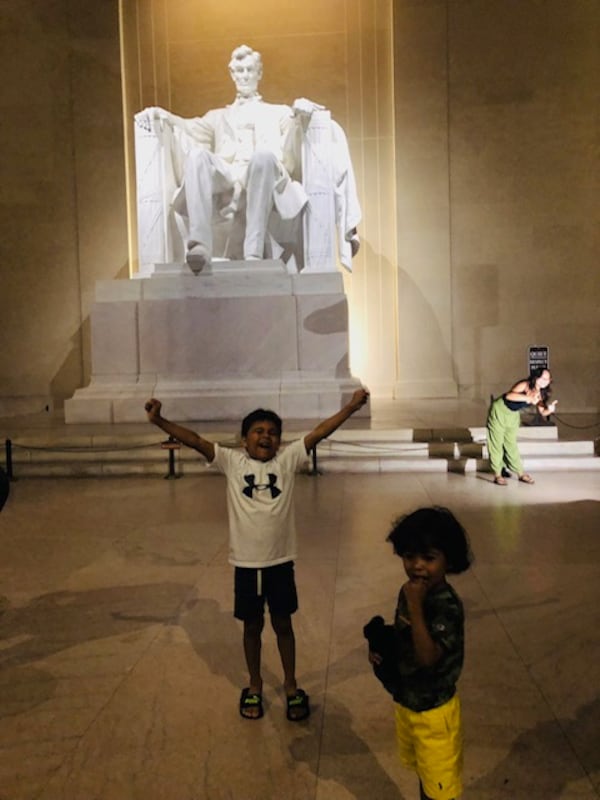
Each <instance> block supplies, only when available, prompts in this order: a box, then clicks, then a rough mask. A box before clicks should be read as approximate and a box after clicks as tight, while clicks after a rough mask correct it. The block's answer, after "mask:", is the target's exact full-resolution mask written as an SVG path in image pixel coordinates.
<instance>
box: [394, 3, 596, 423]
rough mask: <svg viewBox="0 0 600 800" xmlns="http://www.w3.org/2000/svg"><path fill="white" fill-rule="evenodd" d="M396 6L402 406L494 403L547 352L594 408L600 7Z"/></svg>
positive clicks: (580, 399)
mask: <svg viewBox="0 0 600 800" xmlns="http://www.w3.org/2000/svg"><path fill="white" fill-rule="evenodd" d="M394 8H395V49H394V54H395V98H396V157H397V171H398V206H397V208H398V242H399V245H398V251H399V262H398V276H399V277H398V292H399V295H398V303H399V315H398V341H399V348H400V354H399V375H398V387H397V388H398V393H399V394H404V393H407V394H416V396H424V395H426V393H427V385H428V383H430V382H433V381H435V380H436V378H444V377H446V375H447V374H448V373H449V371H450V370H451V371H452V372H453V373H454V375H455V377H456V380H457V382H458V386H459V392H460V394H461V395H464V396H467V397H474V398H484V399H485V398H486V397H487V395H488V393H490V392H494V393H499V392H501V391H503V390H504V389H505V387H506V386H507V384H509V383H510V382H511V381H512V380H513V379H516V378H518V377H520V376H521V375H523V373H525V372H526V367H527V353H528V347H529V346H530V345H535V344H543V345H548V346H549V348H550V366H551V368H552V370H553V372H554V375H555V379H556V381H555V396H556V397H557V398H559V399H560V408H559V410H560V409H563V410H567V409H569V410H577V409H580V410H581V409H584V408H598V401H599V399H600V398H599V388H600V387H599V381H598V375H599V372H600V370H599V366H600V363H599V362H600V336H599V329H600V311H599V309H600V281H599V280H598V251H599V248H598V245H599V241H598V133H599V131H598V80H597V75H598V73H599V71H600V63H599V60H600V59H599V54H600V51H599V50H598V46H597V43H598V26H599V21H600V14H599V13H598V9H599V6H598V3H597V2H596V1H595V0H572V1H571V2H568V3H565V2H562V0H545V2H537V0H469V2H439V0H420V2H411V1H410V0H397V1H396V3H395V5H394ZM425 364H430V365H431V367H432V369H431V370H429V371H428V370H426V369H425V368H424V365H425Z"/></svg>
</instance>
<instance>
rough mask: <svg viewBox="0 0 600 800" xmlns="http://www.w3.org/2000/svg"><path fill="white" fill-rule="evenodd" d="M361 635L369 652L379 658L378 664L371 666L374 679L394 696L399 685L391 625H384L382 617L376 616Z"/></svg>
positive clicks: (393, 632)
mask: <svg viewBox="0 0 600 800" xmlns="http://www.w3.org/2000/svg"><path fill="white" fill-rule="evenodd" d="M363 635H364V637H365V639H366V640H367V641H368V642H369V650H371V651H372V652H373V653H377V654H378V655H380V656H381V663H380V664H373V672H374V673H375V677H376V678H377V679H378V680H380V681H381V683H382V684H383V687H384V689H385V690H386V691H387V692H389V693H390V694H395V693H396V691H397V689H398V687H399V685H400V676H399V675H398V666H397V661H396V633H395V630H394V626H393V625H386V624H385V620H384V619H383V617H380V616H377V617H373V619H371V620H370V622H368V623H367V624H366V625H365V627H364V628H363Z"/></svg>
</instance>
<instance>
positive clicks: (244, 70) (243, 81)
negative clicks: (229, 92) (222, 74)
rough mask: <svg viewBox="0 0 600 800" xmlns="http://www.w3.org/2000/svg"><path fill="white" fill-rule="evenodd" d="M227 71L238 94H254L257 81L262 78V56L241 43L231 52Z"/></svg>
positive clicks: (244, 95) (246, 95) (245, 95)
mask: <svg viewBox="0 0 600 800" xmlns="http://www.w3.org/2000/svg"><path fill="white" fill-rule="evenodd" d="M229 73H230V75H231V78H232V80H233V82H234V83H235V88H236V89H237V92H238V94H240V95H242V97H249V96H251V95H253V94H256V91H257V89H258V83H259V81H260V79H261V78H262V58H261V56H260V53H258V52H257V51H256V50H253V49H252V48H251V47H248V45H246V44H242V45H240V46H239V47H236V48H235V50H234V51H233V52H232V54H231V61H230V62H229Z"/></svg>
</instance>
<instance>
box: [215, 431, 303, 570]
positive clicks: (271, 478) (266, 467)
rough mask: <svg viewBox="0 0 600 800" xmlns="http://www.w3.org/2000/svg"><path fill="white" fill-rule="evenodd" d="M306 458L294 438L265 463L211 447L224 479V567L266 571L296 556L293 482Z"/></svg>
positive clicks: (301, 441) (217, 446)
mask: <svg viewBox="0 0 600 800" xmlns="http://www.w3.org/2000/svg"><path fill="white" fill-rule="evenodd" d="M306 459H307V454H306V448H305V446H304V440H303V439H298V440H297V441H295V442H292V444H290V445H288V446H287V447H286V448H284V449H282V450H281V451H280V452H278V453H277V455H276V456H275V458H272V459H271V460H270V461H258V460H257V459H254V458H250V457H249V456H248V454H247V452H246V451H245V450H238V449H235V450H231V449H228V448H225V447H219V445H218V444H215V457H214V459H213V461H212V462H211V466H215V467H216V468H217V469H218V470H219V471H220V472H222V473H223V474H224V475H225V476H226V478H227V511H228V514H229V563H230V564H233V565H234V566H236V567H256V568H260V567H271V566H273V565H275V564H283V563H284V562H285V561H292V560H293V559H295V558H296V522H295V518H294V497H293V492H294V481H295V478H296V472H297V470H298V469H300V467H301V466H302V465H303V464H304V463H305V461H306Z"/></svg>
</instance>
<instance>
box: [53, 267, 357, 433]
mask: <svg viewBox="0 0 600 800" xmlns="http://www.w3.org/2000/svg"><path fill="white" fill-rule="evenodd" d="M161 273H162V274H161ZM91 347H92V377H91V381H90V384H89V386H87V387H85V388H83V389H78V390H77V391H76V392H75V394H74V396H73V397H72V398H71V399H70V400H67V401H66V402H65V420H66V422H68V423H80V422H139V421H143V420H145V418H146V417H145V412H144V408H143V406H144V401H145V400H146V399H147V398H148V397H158V398H159V399H160V400H162V402H163V405H164V409H165V414H166V415H167V416H168V417H170V418H172V419H176V420H224V419H241V418H242V417H243V416H244V415H245V414H246V413H248V411H251V410H252V409H254V408H256V407H264V408H271V409H273V410H274V411H277V413H279V414H280V415H281V416H282V417H283V418H286V417H287V418H290V417H291V418H296V419H311V418H323V417H327V416H329V415H330V414H332V413H334V412H335V411H337V410H338V409H339V408H340V406H341V405H342V404H343V403H344V402H345V401H346V400H347V399H349V397H350V395H351V394H352V392H353V391H354V390H355V389H356V388H358V387H359V386H360V385H361V384H360V381H359V380H357V379H356V378H353V377H352V375H351V374H350V370H349V365H348V307H347V302H346V296H345V294H344V290H343V282H342V276H341V275H340V274H339V273H335V272H331V273H311V274H306V275H305V274H302V273H300V274H292V275H290V274H288V272H287V271H286V269H285V267H284V265H283V264H282V262H280V261H261V262H243V261H241V262H222V263H220V264H219V263H217V264H213V266H212V268H211V269H210V270H209V271H207V272H202V273H200V274H199V275H192V274H191V273H190V272H189V271H184V270H182V269H180V268H178V267H168V266H165V267H164V268H163V269H162V270H161V269H158V270H156V271H155V273H154V274H153V275H152V277H150V278H141V279H137V280H136V279H133V280H116V281H100V282H98V284H97V286H96V301H95V303H94V305H93V308H92V312H91ZM361 413H362V414H364V415H366V416H368V415H369V410H368V406H366V407H365V408H364V409H362V410H361Z"/></svg>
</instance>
